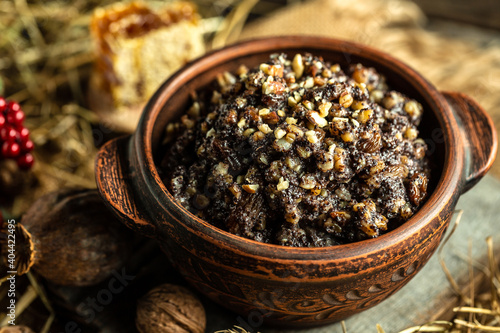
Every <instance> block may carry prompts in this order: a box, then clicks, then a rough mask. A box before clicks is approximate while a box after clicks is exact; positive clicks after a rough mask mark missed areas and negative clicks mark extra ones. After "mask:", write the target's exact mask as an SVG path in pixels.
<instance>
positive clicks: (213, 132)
mask: <svg viewBox="0 0 500 333" xmlns="http://www.w3.org/2000/svg"><path fill="white" fill-rule="evenodd" d="M211 136H215V130H214V129H213V128H211V129H210V130H209V131H208V132H207V138H209V137H211Z"/></svg>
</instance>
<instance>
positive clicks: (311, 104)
mask: <svg viewBox="0 0 500 333" xmlns="http://www.w3.org/2000/svg"><path fill="white" fill-rule="evenodd" d="M302 105H304V106H305V107H306V108H308V109H309V110H312V109H314V103H313V102H311V101H302Z"/></svg>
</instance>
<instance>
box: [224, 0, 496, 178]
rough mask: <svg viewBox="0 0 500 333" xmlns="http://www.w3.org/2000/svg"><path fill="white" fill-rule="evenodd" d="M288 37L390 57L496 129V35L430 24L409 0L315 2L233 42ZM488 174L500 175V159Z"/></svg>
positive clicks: (267, 21) (253, 27) (263, 22)
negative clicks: (316, 38)
mask: <svg viewBox="0 0 500 333" xmlns="http://www.w3.org/2000/svg"><path fill="white" fill-rule="evenodd" d="M286 34H307V35H323V36H330V37H335V38H343V39H348V40H352V41H356V42H360V43H363V44H366V45H371V46H373V47H375V48H377V49H379V50H382V51H385V52H387V53H389V54H392V55H393V56H395V57H396V58H399V59H401V60H402V61H404V62H406V63H407V64H409V65H410V66H412V67H413V68H414V69H416V70H417V71H418V72H420V73H421V74H422V75H423V76H424V77H426V78H427V79H428V80H429V81H431V82H432V83H433V84H434V85H435V86H436V87H437V88H438V89H442V90H456V91H460V92H463V93H466V94H468V95H469V96H471V97H473V98H474V99H476V100H477V101H478V102H479V103H480V104H481V105H482V106H483V107H484V108H485V109H486V110H487V111H488V112H489V113H490V115H491V116H492V118H493V120H494V121H495V124H497V129H499V128H500V127H499V124H500V32H494V31H490V32H488V31H484V30H480V29H475V28H473V27H470V26H463V25H451V24H441V25H438V26H436V24H431V25H430V24H429V23H428V21H427V19H426V17H425V15H424V14H423V13H422V11H421V10H420V9H419V8H418V7H417V6H416V5H415V4H414V3H412V2H409V1H397V0H373V1H367V0H351V1H346V0H314V1H308V2H305V3H298V4H295V5H291V6H288V7H286V8H284V9H282V10H280V11H278V12H276V13H273V14H272V15H270V16H269V17H266V18H262V19H259V20H258V21H256V22H253V23H251V24H249V25H248V26H246V27H245V29H244V30H243V31H242V33H241V35H239V36H237V37H234V36H233V39H232V41H234V40H236V39H249V38H254V37H262V36H269V35H286ZM230 41H231V40H230ZM492 174H494V175H495V176H497V177H500V161H497V162H496V163H495V165H494V166H493V170H492Z"/></svg>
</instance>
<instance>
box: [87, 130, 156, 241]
mask: <svg viewBox="0 0 500 333" xmlns="http://www.w3.org/2000/svg"><path fill="white" fill-rule="evenodd" d="M130 139H131V137H130V136H128V137H122V138H118V139H113V140H111V141H108V142H107V143H105V144H104V145H103V146H102V147H101V149H100V150H99V152H98V153H97V158H96V162H95V173H96V183H97V190H98V191H99V194H100V195H101V197H102V198H103V200H104V202H105V203H106V204H107V206H108V207H110V208H111V210H113V211H114V213H115V214H116V215H117V216H118V217H119V218H120V220H121V221H122V222H123V223H124V224H125V225H126V226H127V227H129V228H130V229H132V230H134V231H137V232H139V233H141V234H143V235H145V236H148V237H153V235H155V229H156V227H155V226H154V225H152V224H151V223H150V222H148V219H147V218H146V217H145V216H144V215H143V214H141V213H140V209H138V206H137V203H138V202H137V200H136V198H135V196H134V193H135V192H134V189H133V187H132V178H133V177H132V172H130V170H128V160H129V153H128V147H129V141H130Z"/></svg>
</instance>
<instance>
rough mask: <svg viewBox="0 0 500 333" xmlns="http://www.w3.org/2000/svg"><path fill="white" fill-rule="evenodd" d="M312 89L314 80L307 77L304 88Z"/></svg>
mask: <svg viewBox="0 0 500 333" xmlns="http://www.w3.org/2000/svg"><path fill="white" fill-rule="evenodd" d="M312 87H314V79H313V78H312V77H309V78H307V80H305V81H304V88H306V89H309V88H312Z"/></svg>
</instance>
